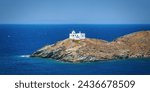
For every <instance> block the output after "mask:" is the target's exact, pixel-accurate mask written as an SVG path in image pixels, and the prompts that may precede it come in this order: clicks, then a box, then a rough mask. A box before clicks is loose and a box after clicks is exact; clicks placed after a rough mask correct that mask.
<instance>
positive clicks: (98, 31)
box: [0, 24, 150, 75]
mask: <svg viewBox="0 0 150 92" xmlns="http://www.w3.org/2000/svg"><path fill="white" fill-rule="evenodd" d="M72 30H75V31H76V32H79V31H81V32H84V33H85V34H86V37H88V38H97V39H103V40H107V41H109V42H111V41H113V40H115V39H117V38H118V37H120V36H123V35H126V34H129V33H133V32H138V31H145V30H150V24H1V25H0V75H150V58H137V59H123V60H105V61H97V62H85V63H70V62H62V61H58V60H53V59H45V58H33V57H29V55H30V54H32V53H33V52H34V51H36V50H38V49H40V48H41V47H43V46H45V45H50V44H54V43H56V42H58V41H61V40H64V39H67V38H68V35H69V33H70V32H72Z"/></svg>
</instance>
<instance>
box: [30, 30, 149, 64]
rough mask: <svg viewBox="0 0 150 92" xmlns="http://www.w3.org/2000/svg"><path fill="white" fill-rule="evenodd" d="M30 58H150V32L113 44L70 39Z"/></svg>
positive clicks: (119, 39)
mask: <svg viewBox="0 0 150 92" xmlns="http://www.w3.org/2000/svg"><path fill="white" fill-rule="evenodd" d="M30 57H41V58H51V59H56V60H60V61H69V62H87V61H98V60H111V59H127V58H144V57H150V30H148V31H140V32H135V33H131V34H128V35H125V36H122V37H120V38H117V39H116V40H114V41H112V42H108V41H105V40H100V39H92V38H85V39H82V40H72V39H69V38H68V39H65V40H63V41H59V42H57V43H55V44H52V45H47V46H44V47H43V48H41V49H39V50H37V51H35V52H34V53H33V54H32V55H30Z"/></svg>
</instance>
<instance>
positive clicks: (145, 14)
mask: <svg viewBox="0 0 150 92" xmlns="http://www.w3.org/2000/svg"><path fill="white" fill-rule="evenodd" d="M149 4H150V0H0V24H150V5H149Z"/></svg>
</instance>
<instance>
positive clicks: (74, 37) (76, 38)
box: [69, 30, 85, 40]
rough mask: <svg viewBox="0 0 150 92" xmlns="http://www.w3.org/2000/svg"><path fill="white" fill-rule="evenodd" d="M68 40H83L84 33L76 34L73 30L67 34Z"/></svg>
mask: <svg viewBox="0 0 150 92" xmlns="http://www.w3.org/2000/svg"><path fill="white" fill-rule="evenodd" d="M69 38H70V39H73V40H81V39H85V33H81V32H79V33H76V32H75V31H74V30H73V31H72V32H71V33H70V34H69Z"/></svg>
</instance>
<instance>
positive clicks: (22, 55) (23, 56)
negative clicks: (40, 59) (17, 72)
mask: <svg viewBox="0 0 150 92" xmlns="http://www.w3.org/2000/svg"><path fill="white" fill-rule="evenodd" d="M20 57H26V58H28V57H30V55H21V56H20Z"/></svg>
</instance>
